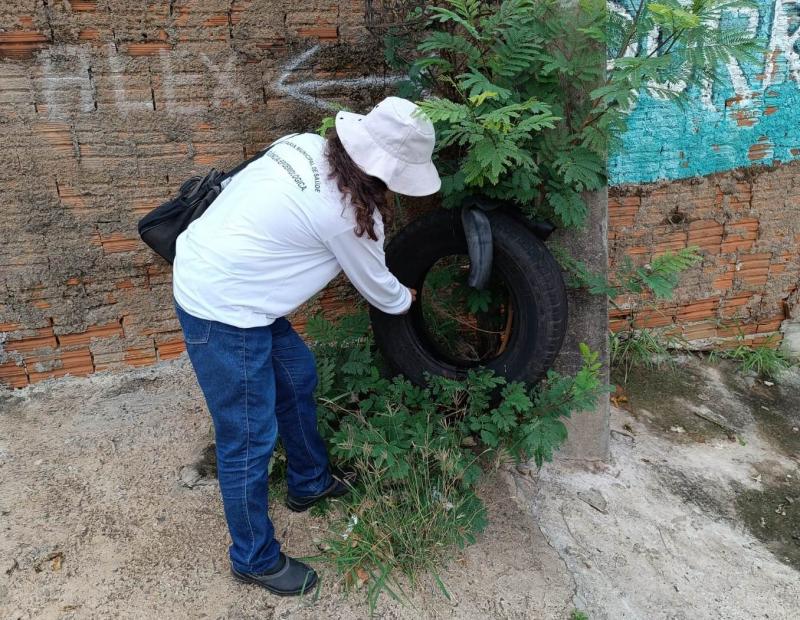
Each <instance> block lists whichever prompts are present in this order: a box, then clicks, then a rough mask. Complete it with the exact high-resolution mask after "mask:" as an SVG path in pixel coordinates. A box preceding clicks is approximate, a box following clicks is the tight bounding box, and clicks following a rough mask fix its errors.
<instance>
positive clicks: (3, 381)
mask: <svg viewBox="0 0 800 620" xmlns="http://www.w3.org/2000/svg"><path fill="white" fill-rule="evenodd" d="M0 385H4V386H6V387H9V388H21V387H25V386H26V385H28V373H27V372H25V366H17V365H16V364H15V363H14V362H9V363H7V364H0Z"/></svg>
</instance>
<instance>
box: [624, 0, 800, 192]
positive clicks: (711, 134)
mask: <svg viewBox="0 0 800 620" xmlns="http://www.w3.org/2000/svg"><path fill="white" fill-rule="evenodd" d="M611 6H612V9H613V10H626V11H627V12H628V13H630V10H629V9H625V8H624V7H623V6H622V5H619V4H614V3H612V4H611ZM725 19H738V20H745V21H744V24H745V25H748V26H749V27H750V28H751V30H752V31H753V32H755V33H756V34H757V36H758V38H759V41H761V42H762V43H763V45H764V46H765V47H766V48H767V49H768V50H769V51H770V52H769V54H768V55H767V58H766V59H765V62H764V63H763V64H759V65H752V66H739V65H738V64H737V63H733V64H732V65H730V66H729V67H727V69H726V70H725V71H723V76H724V77H725V80H723V81H722V82H721V83H718V84H715V85H713V87H710V88H707V89H705V90H703V91H698V92H692V93H690V96H689V101H688V103H687V104H685V105H684V106H683V107H681V106H679V105H678V104H675V103H671V102H666V101H663V100H658V99H654V98H653V97H651V96H649V95H643V96H642V98H641V99H640V100H639V102H638V104H637V107H636V109H635V110H634V111H633V112H632V113H631V115H630V117H629V119H628V130H627V131H626V133H625V134H624V135H623V137H622V146H621V149H620V150H619V151H618V152H616V153H614V154H612V155H611V157H610V158H609V181H610V183H611V184H613V185H620V184H625V183H647V182H652V181H657V180H662V179H680V178H686V177H691V176H698V175H707V174H711V173H714V172H721V171H724V170H730V169H733V168H740V167H744V166H749V165H754V164H772V163H775V162H788V161H792V160H796V159H800V0H760V1H759V8H758V11H757V14H756V12H755V11H752V12H748V11H739V12H738V13H737V14H735V15H733V14H732V15H729V16H727V17H726V18H725Z"/></svg>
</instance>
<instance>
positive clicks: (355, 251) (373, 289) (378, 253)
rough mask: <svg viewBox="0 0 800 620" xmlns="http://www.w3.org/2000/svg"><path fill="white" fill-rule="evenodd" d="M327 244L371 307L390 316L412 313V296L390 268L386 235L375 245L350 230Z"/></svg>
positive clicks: (366, 237) (370, 240)
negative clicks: (384, 244) (384, 238)
mask: <svg viewBox="0 0 800 620" xmlns="http://www.w3.org/2000/svg"><path fill="white" fill-rule="evenodd" d="M376 232H378V231H376ZM324 243H325V245H326V246H327V247H328V249H329V250H330V251H331V252H333V254H334V256H336V259H337V260H338V261H339V265H341V267H342V270H343V271H344V273H345V274H346V275H347V277H348V278H349V280H350V282H352V283H353V286H355V287H356V289H357V290H358V292H359V293H361V294H362V295H363V296H364V298H365V299H366V300H367V301H368V302H369V303H370V304H372V305H373V306H375V307H376V308H378V309H379V310H382V311H383V312H386V313H387V314H403V313H405V312H408V309H409V308H410V307H411V303H412V293H411V291H410V290H409V289H408V288H406V287H405V286H403V285H402V284H401V283H400V281H399V280H398V279H397V278H396V277H395V276H394V275H393V274H392V272H391V271H389V269H388V267H386V256H385V254H384V251H383V235H382V234H379V235H378V240H377V241H373V240H372V239H370V238H369V236H368V235H366V234H365V235H364V236H362V237H357V236H356V234H355V232H353V231H352V230H346V231H345V232H342V233H339V234H338V235H336V236H334V237H331V238H330V239H328V240H327V241H325V242H324Z"/></svg>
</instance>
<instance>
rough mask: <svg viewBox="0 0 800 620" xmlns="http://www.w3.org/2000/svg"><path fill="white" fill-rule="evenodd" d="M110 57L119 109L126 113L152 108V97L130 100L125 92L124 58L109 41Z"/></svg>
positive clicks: (107, 47) (110, 67)
mask: <svg viewBox="0 0 800 620" xmlns="http://www.w3.org/2000/svg"><path fill="white" fill-rule="evenodd" d="M106 51H107V57H108V68H109V76H110V78H111V84H112V86H113V90H114V103H115V104H116V107H117V110H118V111H119V112H120V113H122V114H125V113H127V112H134V111H136V110H152V109H153V102H152V100H151V99H148V100H147V101H129V100H128V98H127V96H126V92H125V82H124V80H123V79H122V77H123V75H124V73H125V67H124V65H123V63H122V59H121V58H120V56H119V55H118V54H116V53H115V50H114V44H113V43H109V44H108V45H107V46H106Z"/></svg>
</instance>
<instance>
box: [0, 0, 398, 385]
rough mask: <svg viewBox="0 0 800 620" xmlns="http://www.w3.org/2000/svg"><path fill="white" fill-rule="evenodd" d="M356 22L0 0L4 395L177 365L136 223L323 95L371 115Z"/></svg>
mask: <svg viewBox="0 0 800 620" xmlns="http://www.w3.org/2000/svg"><path fill="white" fill-rule="evenodd" d="M363 22H364V4H363V1H361V0H351V1H349V2H338V3H335V2H322V1H319V0H304V2H302V3H296V2H288V1H286V0H278V1H275V0H183V1H179V0H173V1H170V2H154V1H147V2H139V1H133V0H125V1H123V0H98V1H96V2H93V1H89V0H84V1H77V0H73V1H63V2H56V1H52V0H50V1H48V0H37V1H34V0H27V1H23V0H12V1H10V2H8V1H6V2H4V3H2V6H0V26H1V28H0V143H2V145H3V148H2V149H0V184H1V185H0V187H2V196H3V201H2V205H0V215H1V216H2V227H0V266H1V267H0V338H2V340H3V341H4V342H3V344H2V345H0V346H2V351H3V352H2V354H0V355H2V359H0V382H3V383H6V384H10V385H12V386H22V385H25V384H27V383H29V382H35V381H38V380H41V379H44V378H48V377H54V376H61V375H63V374H67V373H69V374H73V375H81V374H87V373H90V372H93V371H95V370H104V369H109V368H115V367H120V366H126V365H127V366H129V365H132V366H138V365H146V364H150V363H153V362H155V361H157V360H159V359H170V358H173V357H175V356H177V355H179V354H180V352H181V351H182V350H183V345H182V342H181V338H180V330H179V326H178V324H177V322H176V320H175V318H174V312H173V311H172V307H171V304H172V299H171V284H170V269H169V266H168V265H166V264H165V263H164V262H163V261H161V260H160V259H157V258H156V257H154V256H153V255H152V253H151V252H150V251H149V250H148V249H146V248H145V247H144V246H143V245H142V244H141V243H140V242H139V240H138V238H137V235H136V222H137V220H138V218H139V217H141V215H143V214H144V213H146V212H147V211H148V210H149V209H151V208H153V207H154V206H155V205H157V204H158V203H159V202H161V201H162V200H164V199H165V198H166V197H167V196H168V195H169V194H170V193H171V192H173V191H174V190H175V188H176V187H177V186H178V185H179V184H180V182H181V181H182V180H183V179H185V178H187V177H189V176H191V175H192V174H194V173H196V172H198V171H204V170H206V169H208V168H209V167H211V166H216V167H221V168H225V167H228V166H230V165H232V164H234V163H237V162H238V161H239V160H241V159H242V158H244V157H246V156H249V155H250V154H252V153H253V152H255V150H257V149H259V148H261V147H263V145H264V144H266V143H268V142H270V141H271V140H273V139H275V138H276V137H278V136H280V135H282V134H285V133H288V132H290V131H297V130H298V129H306V130H311V129H312V128H314V127H316V126H317V125H318V122H319V119H320V118H321V117H322V116H323V115H324V114H325V112H326V111H327V109H328V108H329V107H330V102H332V101H335V100H336V98H337V97H339V98H340V100H341V101H346V102H347V104H348V105H350V106H352V107H354V108H356V109H358V108H368V107H369V106H370V105H371V104H372V103H374V102H376V101H378V100H380V99H381V98H382V96H383V95H384V94H385V91H386V86H387V84H389V83H390V82H391V79H390V78H384V72H385V69H384V66H383V63H382V58H383V54H382V51H381V50H380V48H379V47H377V44H376V41H375V40H374V38H372V37H370V36H369V35H368V34H367V33H366V31H365V30H364V28H363ZM338 293H339V291H337V290H336V289H334V290H332V291H330V292H329V293H328V294H327V296H326V297H325V298H323V299H322V300H320V301H318V302H317V303H318V304H322V305H326V304H327V303H330V302H331V300H333V299H335V297H336V296H337V294H338Z"/></svg>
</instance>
